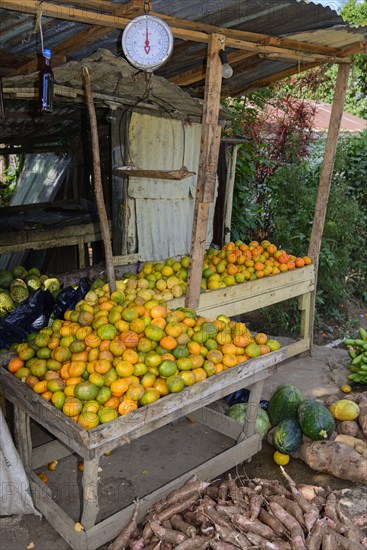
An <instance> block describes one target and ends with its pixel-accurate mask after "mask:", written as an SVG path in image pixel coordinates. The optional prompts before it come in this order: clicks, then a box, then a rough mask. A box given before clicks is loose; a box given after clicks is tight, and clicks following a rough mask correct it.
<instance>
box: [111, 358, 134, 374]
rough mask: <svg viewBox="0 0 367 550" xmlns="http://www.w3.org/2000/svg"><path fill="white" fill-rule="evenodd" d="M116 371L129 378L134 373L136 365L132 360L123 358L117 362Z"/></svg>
mask: <svg viewBox="0 0 367 550" xmlns="http://www.w3.org/2000/svg"><path fill="white" fill-rule="evenodd" d="M115 368H116V373H117V375H118V376H121V377H122V378H127V377H128V376H131V375H132V374H133V373H134V365H133V364H132V363H130V361H124V360H121V361H119V362H118V363H117V364H116V367H115Z"/></svg>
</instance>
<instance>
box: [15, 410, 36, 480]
mask: <svg viewBox="0 0 367 550" xmlns="http://www.w3.org/2000/svg"><path fill="white" fill-rule="evenodd" d="M14 438H15V445H16V448H17V451H18V453H19V456H20V459H21V461H22V463H23V466H24V469H25V470H26V471H29V470H30V469H31V461H32V438H31V428H30V418H29V416H28V415H27V414H26V413H25V412H24V411H23V410H22V409H21V408H20V407H18V406H16V405H14Z"/></svg>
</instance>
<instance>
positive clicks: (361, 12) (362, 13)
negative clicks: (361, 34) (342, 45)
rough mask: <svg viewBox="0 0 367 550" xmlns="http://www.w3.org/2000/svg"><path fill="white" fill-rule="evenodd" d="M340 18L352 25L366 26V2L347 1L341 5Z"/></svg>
mask: <svg viewBox="0 0 367 550" xmlns="http://www.w3.org/2000/svg"><path fill="white" fill-rule="evenodd" d="M340 13H341V16H342V17H343V19H344V21H349V23H353V24H354V25H366V24H367V0H362V1H360V0H349V1H348V2H345V3H344V4H343V7H342V9H341V12H340Z"/></svg>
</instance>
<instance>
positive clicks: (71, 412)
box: [62, 397, 83, 416]
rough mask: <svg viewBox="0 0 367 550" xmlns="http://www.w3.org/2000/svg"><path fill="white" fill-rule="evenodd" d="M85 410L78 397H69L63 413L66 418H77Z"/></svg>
mask: <svg viewBox="0 0 367 550" xmlns="http://www.w3.org/2000/svg"><path fill="white" fill-rule="evenodd" d="M82 408H83V404H82V402H81V401H80V400H79V399H77V398H76V397H67V398H66V399H65V403H64V405H63V407H62V412H63V413H64V414H65V415H66V416H76V415H78V414H80V413H81V411H82Z"/></svg>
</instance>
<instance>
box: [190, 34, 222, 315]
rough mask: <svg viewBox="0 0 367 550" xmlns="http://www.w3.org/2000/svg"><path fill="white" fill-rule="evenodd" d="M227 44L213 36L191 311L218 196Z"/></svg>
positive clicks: (197, 295)
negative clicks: (223, 58) (211, 209)
mask: <svg viewBox="0 0 367 550" xmlns="http://www.w3.org/2000/svg"><path fill="white" fill-rule="evenodd" d="M224 43H225V37H224V36H223V35H220V34H212V35H211V36H210V40H209V44H208V58H207V68H206V78H205V97H204V108H203V118H202V124H201V145H200V157H199V170H198V179H197V187H196V197H195V210H194V220H193V228H192V237H191V252H190V259H191V262H190V269H189V284H188V287H187V294H186V299H185V305H186V307H191V308H196V307H197V306H198V304H199V298H200V290H201V275H202V269H203V259H204V253H205V243H206V234H207V228H208V216H209V206H210V203H211V202H213V201H214V197H215V183H216V175H217V164H218V155H219V145H220V134H221V128H220V126H219V125H218V117H219V107H220V94H221V87H222V63H221V60H220V57H219V51H220V50H222V49H223V48H224Z"/></svg>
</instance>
